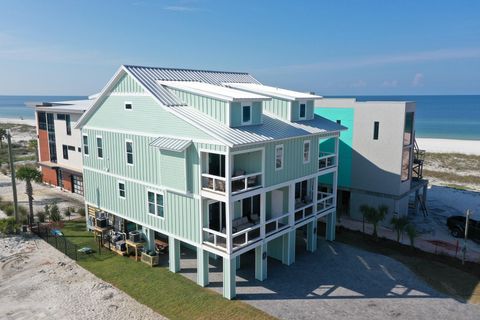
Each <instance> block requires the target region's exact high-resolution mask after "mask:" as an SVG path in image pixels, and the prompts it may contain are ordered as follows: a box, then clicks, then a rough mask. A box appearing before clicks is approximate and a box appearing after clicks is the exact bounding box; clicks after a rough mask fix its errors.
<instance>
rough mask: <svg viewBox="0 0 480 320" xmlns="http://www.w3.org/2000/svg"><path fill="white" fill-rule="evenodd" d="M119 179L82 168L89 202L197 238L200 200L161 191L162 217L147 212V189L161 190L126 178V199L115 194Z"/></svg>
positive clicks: (164, 229)
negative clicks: (163, 214)
mask: <svg viewBox="0 0 480 320" xmlns="http://www.w3.org/2000/svg"><path fill="white" fill-rule="evenodd" d="M118 180H119V179H117V178H116V177H112V176H108V175H105V174H101V173H98V172H94V171H91V170H89V169H85V170H84V183H85V198H86V200H87V201H88V202H90V203H92V204H94V205H96V206H98V207H100V208H103V209H105V210H106V211H110V212H112V213H117V214H119V215H120V216H123V217H125V218H126V219H132V220H134V221H137V222H139V223H140V224H142V225H144V226H146V227H149V228H153V229H156V230H159V231H160V232H162V231H164V232H168V233H171V234H173V235H176V236H179V237H182V238H186V239H188V240H191V241H194V242H196V243H199V242H200V200H199V199H195V198H193V197H190V196H186V195H181V194H178V193H175V192H170V191H164V192H163V193H164V206H165V218H163V219H162V218H160V217H157V216H154V215H151V214H149V213H148V208H147V192H148V191H154V192H158V193H162V191H163V190H162V189H161V188H160V187H159V188H152V187H151V186H148V185H144V184H142V183H138V182H134V181H129V180H125V181H124V182H125V195H126V196H125V199H121V198H120V197H118V186H117V184H118Z"/></svg>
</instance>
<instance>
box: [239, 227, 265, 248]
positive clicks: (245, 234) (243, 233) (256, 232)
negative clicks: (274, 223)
mask: <svg viewBox="0 0 480 320" xmlns="http://www.w3.org/2000/svg"><path fill="white" fill-rule="evenodd" d="M260 227H261V225H260V224H256V225H253V226H251V227H248V228H246V229H243V230H240V231H238V232H235V233H234V234H232V245H233V250H235V249H238V248H241V247H244V246H246V245H248V244H250V243H252V242H254V241H256V240H258V239H260V236H261V233H260Z"/></svg>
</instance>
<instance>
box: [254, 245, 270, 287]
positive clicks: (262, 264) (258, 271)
mask: <svg viewBox="0 0 480 320" xmlns="http://www.w3.org/2000/svg"><path fill="white" fill-rule="evenodd" d="M267 260H268V259H267V244H261V245H259V246H258V247H256V248H255V279H257V280H260V281H263V280H265V279H267Z"/></svg>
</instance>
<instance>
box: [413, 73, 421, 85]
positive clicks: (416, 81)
mask: <svg viewBox="0 0 480 320" xmlns="http://www.w3.org/2000/svg"><path fill="white" fill-rule="evenodd" d="M412 86H414V87H421V86H423V73H420V72H417V73H416V74H415V76H413V80H412Z"/></svg>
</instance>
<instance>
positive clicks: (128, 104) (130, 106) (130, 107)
mask: <svg viewBox="0 0 480 320" xmlns="http://www.w3.org/2000/svg"><path fill="white" fill-rule="evenodd" d="M125 110H132V103H131V102H130V101H125Z"/></svg>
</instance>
